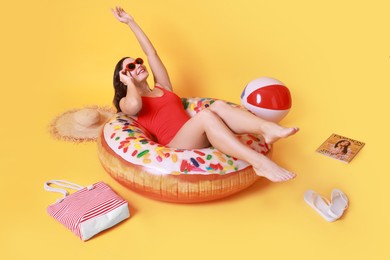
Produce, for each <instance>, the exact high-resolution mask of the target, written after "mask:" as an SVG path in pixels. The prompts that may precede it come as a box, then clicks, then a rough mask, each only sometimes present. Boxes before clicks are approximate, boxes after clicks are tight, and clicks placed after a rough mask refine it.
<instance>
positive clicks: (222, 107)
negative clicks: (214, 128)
mask: <svg viewBox="0 0 390 260" xmlns="http://www.w3.org/2000/svg"><path fill="white" fill-rule="evenodd" d="M229 107H230V105H229V104H228V103H226V101H223V100H216V101H215V102H214V103H213V104H212V105H211V106H210V107H209V109H210V110H211V111H213V112H215V113H217V114H219V113H222V112H225V111H226V109H228V108H229Z"/></svg>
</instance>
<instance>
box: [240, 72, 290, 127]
mask: <svg viewBox="0 0 390 260" xmlns="http://www.w3.org/2000/svg"><path fill="white" fill-rule="evenodd" d="M241 104H242V105H243V106H244V107H245V108H246V109H248V110H249V111H251V112H252V113H254V114H255V115H257V116H258V117H260V118H263V119H265V120H268V121H273V122H276V123H277V122H279V121H280V120H282V119H283V118H284V117H285V116H286V115H287V113H288V111H290V108H291V95H290V91H289V90H288V88H287V87H286V86H285V85H284V84H283V83H282V82H280V81H279V80H277V79H273V78H268V77H261V78H258V79H255V80H252V81H251V82H249V83H248V85H246V87H245V88H244V90H243V91H242V94H241Z"/></svg>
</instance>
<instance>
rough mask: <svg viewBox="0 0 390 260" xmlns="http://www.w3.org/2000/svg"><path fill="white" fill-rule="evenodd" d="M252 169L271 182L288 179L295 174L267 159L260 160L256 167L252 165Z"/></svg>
mask: <svg viewBox="0 0 390 260" xmlns="http://www.w3.org/2000/svg"><path fill="white" fill-rule="evenodd" d="M253 169H254V170H255V172H256V174H257V175H258V176H262V177H265V178H267V179H268V180H270V181H273V182H283V181H288V180H291V179H293V178H295V176H296V174H295V173H292V172H289V171H287V170H286V169H284V168H282V167H280V166H279V165H277V164H276V163H274V162H273V161H271V160H269V159H266V160H262V162H261V166H260V167H258V168H255V167H253Z"/></svg>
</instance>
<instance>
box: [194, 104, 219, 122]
mask: <svg viewBox="0 0 390 260" xmlns="http://www.w3.org/2000/svg"><path fill="white" fill-rule="evenodd" d="M210 108H211V106H210V107H208V108H205V109H203V110H202V111H200V112H199V113H198V115H197V116H198V117H200V118H201V119H202V121H205V122H210V120H215V118H216V117H217V115H216V114H215V113H214V112H213V111H212V110H211V109H210Z"/></svg>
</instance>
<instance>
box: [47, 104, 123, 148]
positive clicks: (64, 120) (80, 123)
mask: <svg viewBox="0 0 390 260" xmlns="http://www.w3.org/2000/svg"><path fill="white" fill-rule="evenodd" d="M114 114H115V111H114V110H113V109H112V108H107V107H103V108H102V107H97V106H95V107H85V108H81V109H74V110H69V111H66V112H64V113H62V114H61V115H59V116H57V117H56V118H55V119H54V120H53V121H52V123H51V124H50V126H49V131H50V133H51V134H52V136H53V137H54V138H56V139H61V140H65V141H73V142H83V141H95V140H96V139H97V137H98V135H99V133H100V130H101V129H102V127H103V125H104V124H105V123H106V122H107V121H108V120H109V119H110V118H111V117H112V116H113V115H114Z"/></svg>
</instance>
